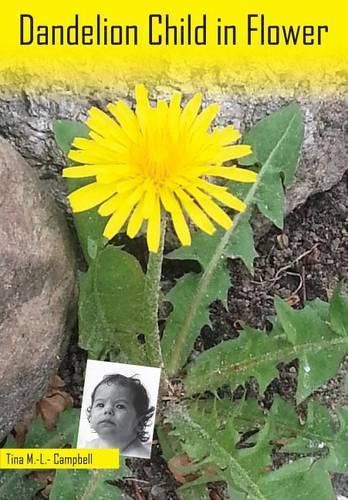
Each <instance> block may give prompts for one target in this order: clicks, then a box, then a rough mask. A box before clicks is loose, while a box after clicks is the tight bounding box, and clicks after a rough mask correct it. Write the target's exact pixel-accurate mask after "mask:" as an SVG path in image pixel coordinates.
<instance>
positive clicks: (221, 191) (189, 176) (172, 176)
mask: <svg viewBox="0 0 348 500" xmlns="http://www.w3.org/2000/svg"><path fill="white" fill-rule="evenodd" d="M201 101H202V97H201V94H195V95H194V97H193V98H192V99H191V100H190V101H189V102H188V103H187V105H186V106H185V107H184V108H183V109H181V105H180V103H181V94H180V93H179V92H176V93H174V94H173V96H172V98H171V100H170V102H169V104H167V102H165V101H163V100H159V101H158V103H157V106H156V107H152V106H151V105H150V103H149V100H148V95H147V90H146V88H145V87H144V86H143V85H138V86H137V87H136V107H135V111H134V112H133V111H132V110H131V109H130V108H129V107H128V106H127V104H125V103H124V102H123V101H118V102H116V103H112V104H109V105H108V106H107V109H108V111H109V113H110V114H107V113H104V112H103V111H101V110H99V109H97V108H95V107H93V108H91V109H90V110H89V118H88V120H87V126H88V127H89V129H90V133H89V138H76V139H75V140H74V142H73V144H72V145H73V149H71V150H70V152H69V155H68V157H69V158H70V159H71V160H73V161H75V162H77V163H80V164H81V165H79V166H74V167H68V168H65V169H64V171H63V175H64V177H73V178H83V177H94V178H95V180H94V182H91V183H90V184H88V185H86V186H84V187H82V188H79V189H77V190H76V191H74V192H72V193H71V194H70V195H69V201H70V204H71V207H72V209H73V211H74V212H81V211H84V210H88V209H90V208H92V207H95V206H98V205H100V206H99V209H98V212H99V214H100V215H101V216H105V217H108V216H109V220H108V222H107V224H106V226H105V230H104V236H105V237H106V238H107V239H111V238H113V237H114V236H115V235H116V234H117V233H118V232H119V231H120V230H121V229H122V227H126V231H127V235H128V236H129V237H130V238H134V237H135V236H136V235H137V234H138V233H139V231H140V229H141V227H142V225H143V223H144V221H147V243H148V247H149V250H150V251H151V252H157V251H158V248H159V242H160V226H161V224H160V222H161V212H163V211H165V212H168V213H169V214H170V216H171V218H172V221H173V225H174V228H175V231H176V233H177V235H178V238H179V240H180V242H181V243H182V245H190V243H191V235H190V231H189V227H188V224H187V221H186V216H188V217H189V218H190V219H191V220H192V221H193V222H194V224H195V225H196V226H197V227H198V228H200V229H201V230H202V231H205V232H206V233H208V234H212V233H214V231H215V225H214V223H215V224H218V225H219V226H222V227H223V228H224V229H229V228H230V227H231V225H232V220H231V218H230V217H229V216H228V215H227V214H226V212H224V211H223V210H222V208H221V207H220V205H219V204H217V203H216V201H218V202H220V203H222V204H223V205H225V206H227V207H230V208H232V209H234V210H237V211H239V212H242V211H243V210H245V204H244V202H243V201H241V200H239V199H238V198H237V197H235V196H233V194H231V193H230V192H229V191H228V189H227V188H226V187H224V186H217V185H215V184H212V183H209V182H208V181H207V180H206V179H205V178H204V177H206V176H213V177H214V176H215V177H222V178H224V179H230V180H234V181H239V182H254V181H255V179H256V174H255V173H254V172H252V171H250V170H246V169H243V168H238V167H236V166H229V167H226V166H223V163H224V162H226V161H228V160H235V159H238V158H242V157H243V156H247V155H249V154H250V153H251V148H250V146H247V145H231V144H232V143H234V142H236V141H237V140H238V139H239V138H240V134H239V132H238V131H236V130H235V129H234V128H233V127H232V126H228V127H225V128H223V129H215V130H213V131H212V132H210V131H209V129H210V125H211V123H212V121H213V120H214V118H215V116H216V115H217V113H218V112H219V106H218V105H217V104H211V105H209V106H208V107H206V108H205V109H204V110H203V111H202V112H200V107H201Z"/></svg>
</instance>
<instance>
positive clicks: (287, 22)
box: [0, 0, 348, 84]
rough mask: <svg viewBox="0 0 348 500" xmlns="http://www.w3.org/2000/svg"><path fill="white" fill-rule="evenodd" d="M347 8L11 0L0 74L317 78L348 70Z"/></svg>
mask: <svg viewBox="0 0 348 500" xmlns="http://www.w3.org/2000/svg"><path fill="white" fill-rule="evenodd" d="M346 14H347V6H346V5H345V3H344V2H342V0H332V1H331V2H329V3H328V2H327V1H326V0H325V1H324V0H306V1H305V2H304V1H303V0H292V2H291V8H284V4H283V3H282V2H279V0H235V1H234V2H226V0H215V1H214V2H212V1H211V0H193V1H192V2H189V3H187V2H186V0H177V1H176V2H163V0H148V2H145V3H144V2H143V1H142V0H133V2H115V1H112V0H100V1H99V2H98V3H96V2H94V1H93V2H92V1H91V0H75V1H74V2H71V1H68V0H61V1H60V2H56V3H50V4H47V2H44V1H43V0H31V2H26V3H23V2H22V1H19V0H13V1H12V2H5V3H4V5H3V6H2V13H1V19H0V71H1V70H2V71H3V72H5V74H8V77H10V75H11V74H12V72H13V70H14V69H15V68H17V69H18V68H19V69H21V70H23V71H27V72H29V73H31V74H32V73H33V72H34V73H40V74H41V75H42V77H43V78H44V79H48V80H49V79H50V76H54V75H57V74H58V75H59V76H60V78H63V79H66V80H68V81H71V77H73V81H76V80H78V79H79V78H80V79H82V81H84V82H85V84H86V82H87V80H92V81H93V79H94V80H96V81H102V80H103V79H104V77H105V76H107V77H109V78H111V79H113V80H115V79H117V78H118V79H119V75H120V70H123V71H125V72H129V71H131V70H132V69H133V70H135V71H139V72H140V73H141V75H142V77H143V78H146V77H147V76H148V75H149V74H150V75H153V74H154V73H156V70H157V71H158V72H159V73H160V72H161V71H163V69H164V68H167V67H168V64H170V65H172V64H184V65H185V64H187V65H188V66H190V67H196V66H202V67H205V68H206V67H207V68H211V69H214V68H215V70H216V68H217V67H219V68H220V69H222V70H223V71H228V70H233V71H234V72H235V73H236V74H240V75H243V74H245V75H248V76H249V74H250V72H252V73H254V74H258V75H260V76H261V77H262V76H263V75H265V73H267V75H268V76H267V78H270V75H272V74H273V73H275V74H279V75H282V78H283V79H284V80H285V81H286V80H290V79H291V80H293V79H295V80H296V79H297V78H299V77H303V76H304V75H306V76H307V77H309V76H311V77H312V78H314V79H318V80H320V81H321V80H322V79H323V75H330V74H331V75H332V74H333V75H336V74H337V71H341V72H342V71H344V70H346V69H347V68H348V37H347V34H346V31H347V29H346ZM54 26H55V27H57V26H58V28H54V33H53V32H52V30H53V28H52V27H54ZM21 28H22V29H21ZM21 31H22V34H21ZM21 38H22V42H23V43H21ZM112 39H113V43H112ZM294 40H296V42H295V41H294ZM51 74H52V75H51Z"/></svg>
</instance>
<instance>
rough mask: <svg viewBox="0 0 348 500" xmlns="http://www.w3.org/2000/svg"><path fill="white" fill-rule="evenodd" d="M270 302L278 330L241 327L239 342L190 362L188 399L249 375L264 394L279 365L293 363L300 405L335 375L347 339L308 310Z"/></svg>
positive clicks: (239, 380)
mask: <svg viewBox="0 0 348 500" xmlns="http://www.w3.org/2000/svg"><path fill="white" fill-rule="evenodd" d="M275 302H276V309H277V313H278V316H277V323H276V324H277V325H279V326H278V327H277V328H273V330H272V334H270V335H266V334H264V333H263V332H260V331H258V330H253V329H251V328H246V329H244V330H243V331H242V332H241V334H240V336H239V338H238V339H236V340H228V341H224V342H222V343H221V344H219V345H217V346H216V347H213V348H211V349H208V350H207V351H205V352H203V353H202V354H200V355H199V356H198V357H197V358H196V359H195V360H194V361H193V362H191V363H189V365H188V366H187V376H186V379H185V382H184V383H185V389H186V392H187V394H188V395H192V394H194V393H198V392H203V391H209V390H214V389H217V388H218V387H221V386H223V385H227V384H228V385H231V386H232V387H235V386H236V385H238V384H243V383H245V381H246V380H247V379H248V378H249V377H251V376H253V377H255V378H256V379H257V380H258V383H259V386H260V391H261V392H263V391H264V389H265V388H266V387H267V385H268V384H269V383H270V382H271V380H272V379H273V378H275V377H276V376H277V370H276V367H277V365H278V363H280V362H283V363H287V362H290V361H292V360H294V359H298V360H299V374H298V386H297V393H296V398H297V401H298V402H301V401H303V400H304V399H305V398H306V397H307V396H308V395H309V394H311V393H312V392H313V391H314V390H315V389H317V388H318V387H319V386H320V385H321V384H323V383H325V382H326V381H327V380H328V379H329V378H331V377H332V376H334V375H335V373H336V371H337V367H338V365H339V363H340V361H341V360H342V358H343V356H344V354H345V353H347V352H348V337H342V336H340V335H337V334H336V333H335V332H334V331H333V330H331V329H330V328H329V326H328V325H327V323H326V322H325V321H323V320H322V319H321V318H320V316H319V315H318V314H317V313H316V311H315V309H314V308H313V307H310V306H306V307H305V308H304V309H302V310H294V309H292V308H291V307H290V306H288V305H287V304H286V303H285V302H283V301H281V300H280V299H277V300H276V301H275ZM279 328H282V330H279ZM207 374H209V377H207V376H206V375H207Z"/></svg>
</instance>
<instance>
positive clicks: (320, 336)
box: [275, 298, 348, 403]
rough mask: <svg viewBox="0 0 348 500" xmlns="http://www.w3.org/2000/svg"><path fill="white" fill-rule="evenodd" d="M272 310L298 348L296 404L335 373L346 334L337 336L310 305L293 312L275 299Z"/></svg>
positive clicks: (347, 340)
mask: <svg viewBox="0 0 348 500" xmlns="http://www.w3.org/2000/svg"><path fill="white" fill-rule="evenodd" d="M275 309H276V311H277V317H278V319H279V321H280V324H281V326H282V328H283V330H284V333H285V335H286V336H287V337H288V339H289V340H290V342H291V343H292V344H293V345H294V347H295V348H296V349H297V350H298V353H297V354H298V355H297V356H296V357H297V358H298V359H299V363H300V366H299V373H298V383H297V391H296V400H297V402H298V403H300V402H301V401H303V400H304V399H305V398H306V397H308V396H309V395H310V394H311V393H312V392H313V391H314V390H315V389H317V388H318V387H319V386H320V385H322V384H324V383H325V382H326V381H327V380H328V379H329V378H331V377H333V376H334V375H335V373H336V371H337V368H338V366H339V364H340V362H341V361H342V358H343V356H344V354H345V352H348V337H344V338H342V337H339V336H338V335H337V334H336V333H335V332H334V331H333V330H331V329H330V328H329V326H328V324H327V322H325V321H323V320H322V319H321V318H320V316H319V315H318V314H317V312H316V311H315V309H313V308H312V307H308V306H306V307H305V308H304V309H302V310H299V311H297V310H294V309H292V308H291V307H290V306H289V305H288V304H287V303H286V302H285V301H282V300H280V299H279V298H276V299H275ZM347 312H348V311H347ZM304 346H306V348H305V349H304Z"/></svg>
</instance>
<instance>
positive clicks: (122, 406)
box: [115, 403, 126, 410]
mask: <svg viewBox="0 0 348 500" xmlns="http://www.w3.org/2000/svg"><path fill="white" fill-rule="evenodd" d="M115 408H117V410H125V409H126V405H123V404H122V403H117V404H116V405H115Z"/></svg>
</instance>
